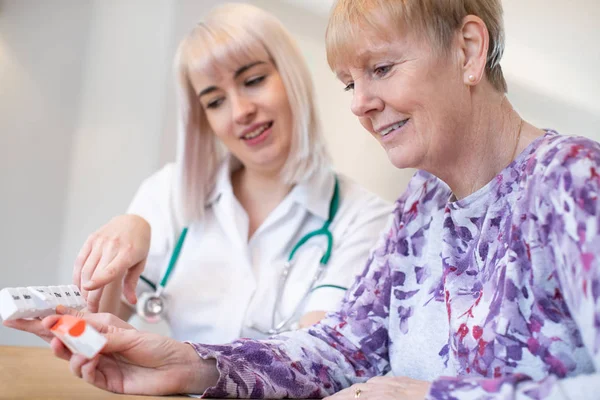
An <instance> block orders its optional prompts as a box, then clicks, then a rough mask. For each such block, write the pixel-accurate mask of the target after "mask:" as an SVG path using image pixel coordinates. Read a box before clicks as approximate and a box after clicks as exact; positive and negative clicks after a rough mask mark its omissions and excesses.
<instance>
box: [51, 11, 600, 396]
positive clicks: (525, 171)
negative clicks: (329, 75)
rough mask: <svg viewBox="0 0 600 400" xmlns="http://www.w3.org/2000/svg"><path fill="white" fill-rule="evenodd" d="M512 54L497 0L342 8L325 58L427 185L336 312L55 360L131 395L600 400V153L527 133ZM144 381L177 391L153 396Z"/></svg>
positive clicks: (407, 204)
mask: <svg viewBox="0 0 600 400" xmlns="http://www.w3.org/2000/svg"><path fill="white" fill-rule="evenodd" d="M503 38H504V31H503V27H502V9H501V4H500V1H499V0H448V1H444V2H440V1H437V0H406V1H396V0H371V1H367V0H364V1H360V0H339V1H338V3H337V4H336V6H335V7H334V10H333V15H332V16H331V20H330V23H329V27H328V32H327V48H328V49H327V50H328V56H329V61H330V65H331V66H332V68H333V70H334V71H335V73H336V74H337V76H338V77H339V78H340V80H341V81H342V82H343V83H344V85H346V88H347V89H348V90H350V91H352V92H353V100H352V110H353V111H354V113H356V114H357V115H358V117H359V118H360V120H361V122H362V124H363V125H364V127H365V128H366V129H367V130H368V131H369V132H370V133H371V134H372V135H373V136H374V137H375V138H376V139H377V140H379V141H380V142H381V144H382V146H383V147H384V148H385V149H386V150H387V153H388V156H389V158H390V160H391V162H392V163H393V164H394V165H396V166H397V167H399V168H404V167H415V168H418V169H419V170H420V171H419V172H417V174H416V175H415V176H414V178H413V179H412V181H411V183H410V185H409V187H408V189H407V191H406V192H405V193H404V194H403V195H402V196H401V197H400V199H399V200H398V202H397V204H396V211H395V217H394V218H393V219H392V220H391V221H390V224H389V226H388V228H387V229H386V231H385V232H384V233H383V235H382V237H381V239H380V242H379V245H378V246H376V248H375V250H374V251H373V253H372V255H371V257H370V258H369V260H368V262H367V266H366V268H365V270H364V272H363V273H362V275H361V276H360V277H359V278H358V279H357V281H356V282H355V285H354V286H353V288H352V289H351V290H350V291H349V292H348V294H347V296H346V299H345V301H344V303H343V305H342V307H341V309H340V310H339V311H338V312H337V313H331V314H329V315H328V317H327V318H326V319H325V320H324V321H322V322H321V323H320V324H319V325H317V326H315V327H314V328H312V329H310V330H307V331H297V332H292V333H288V334H285V335H280V336H277V337H273V338H271V339H269V340H265V341H252V340H240V341H236V342H234V343H232V344H228V345H223V346H208V345H200V344H192V345H191V346H189V345H187V344H179V343H176V342H173V341H170V340H168V339H163V338H160V337H157V336H152V335H148V334H143V333H138V332H136V331H134V330H130V329H127V328H121V329H117V328H104V331H106V332H108V338H109V345H108V347H107V349H106V351H105V354H104V355H102V356H101V357H100V358H96V359H94V360H91V361H87V360H84V359H82V358H81V357H78V356H77V357H71V355H70V353H68V352H67V351H66V350H65V349H64V347H62V345H60V343H58V342H57V341H55V342H53V347H54V348H55V351H56V353H57V354H58V355H59V356H61V357H65V358H70V359H71V366H72V368H73V370H74V371H75V373H76V374H78V375H80V376H82V377H83V378H84V379H86V380H87V381H89V382H91V383H93V384H95V385H97V386H100V387H103V388H105V389H108V390H112V391H118V392H129V393H149V392H150V393H169V392H195V393H202V392H204V393H205V395H206V396H215V397H220V396H230V397H298V398H302V397H322V396H327V395H330V394H333V393H336V392H339V393H337V394H335V395H334V396H333V398H335V399H345V398H361V399H422V398H425V397H427V398H436V399H437V398H446V399H450V398H469V399H472V398H553V399H562V398H577V399H580V398H584V397H588V398H597V395H598V390H600V374H598V372H597V371H598V369H600V265H599V261H598V260H599V258H598V251H599V250H598V249H600V235H598V231H599V229H600V205H599V204H598V192H599V191H600V145H598V144H597V143H595V142H593V141H590V140H587V139H584V138H576V137H566V136H561V135H559V134H557V133H556V132H553V131H542V130H540V129H537V128H536V127H534V126H532V125H530V124H529V123H527V122H525V121H523V120H522V119H521V117H520V116H519V115H518V114H517V113H516V112H515V110H513V108H512V107H511V105H510V103H509V102H508V100H507V99H506V96H505V92H506V83H505V81H504V78H503V76H502V70H501V68H500V59H501V56H502V51H503ZM55 318H56V317H49V318H48V319H47V320H45V321H44V324H45V325H46V326H50V325H51V324H52V323H53V322H54V321H55ZM101 318H102V317H101V316H91V317H89V319H90V320H97V319H101ZM159 344H160V345H161V348H167V349H168V351H162V352H157V351H155V352H152V353H151V352H150V351H148V350H146V348H147V347H149V346H152V347H153V348H156V347H158V345H159ZM192 350H193V351H192ZM150 353H151V354H150ZM197 355H199V357H197ZM215 360H216V362H215ZM186 363H188V364H187V368H186ZM189 363H192V364H191V365H194V366H195V368H194V369H190V368H189V365H190V364H189ZM134 365H135V366H134ZM215 366H216V368H215ZM148 367H151V368H148ZM390 371H391V372H392V373H393V375H394V376H383V375H386V374H387V373H388V372H390ZM144 376H147V377H151V376H152V377H159V376H163V377H168V376H174V377H176V379H170V380H169V384H170V386H169V387H168V388H167V387H166V386H165V385H166V384H161V385H160V386H159V387H154V388H152V390H150V389H149V388H148V386H146V385H144V384H143V383H142V380H141V379H140V378H142V377H144Z"/></svg>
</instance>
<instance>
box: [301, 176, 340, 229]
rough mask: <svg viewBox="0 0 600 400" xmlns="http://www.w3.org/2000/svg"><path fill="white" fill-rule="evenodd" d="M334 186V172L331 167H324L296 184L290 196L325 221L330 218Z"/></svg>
mask: <svg viewBox="0 0 600 400" xmlns="http://www.w3.org/2000/svg"><path fill="white" fill-rule="evenodd" d="M334 186H335V174H334V172H333V171H332V170H331V169H330V168H323V169H320V170H318V171H315V172H314V173H313V174H312V175H311V176H310V177H309V178H308V179H306V180H304V181H303V182H300V183H298V184H297V185H296V186H294V188H293V189H292V191H291V192H290V196H291V197H292V198H293V200H294V201H295V202H296V203H298V204H300V205H301V206H303V207H304V208H306V209H307V210H308V211H309V212H310V213H312V214H314V215H316V216H318V217H320V218H321V219H323V220H324V221H325V220H327V219H328V218H329V206H330V204H331V198H332V197H333V189H334Z"/></svg>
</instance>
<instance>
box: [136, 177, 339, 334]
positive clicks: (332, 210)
mask: <svg viewBox="0 0 600 400" xmlns="http://www.w3.org/2000/svg"><path fill="white" fill-rule="evenodd" d="M339 197H340V194H339V182H338V178H337V177H335V184H334V188H333V195H332V197H331V201H330V203H329V214H328V218H327V220H326V221H325V222H324V223H323V226H322V227H321V228H320V229H317V230H315V231H312V232H309V233H307V234H306V235H304V236H303V237H302V238H300V240H299V241H298V243H296V245H295V246H294V247H293V248H292V251H291V252H290V255H289V256H288V260H287V262H286V263H285V266H284V269H283V271H282V272H281V276H280V278H279V284H278V288H277V293H276V299H275V307H273V312H272V314H271V329H269V330H268V331H262V330H261V329H258V328H256V327H253V329H255V330H258V331H260V332H262V333H264V334H268V335H273V334H278V333H281V332H283V331H285V330H286V329H285V328H286V326H287V325H288V324H289V323H290V322H291V321H292V319H293V318H294V317H295V315H296V314H297V312H298V308H299V307H300V306H301V305H302V304H303V303H304V301H305V300H306V299H307V298H308V296H309V295H310V293H311V291H312V290H313V289H314V287H315V284H316V283H317V282H318V281H319V280H320V279H321V277H322V276H323V274H324V272H325V269H326V268H327V264H328V262H329V259H330V257H331V252H332V249H333V235H332V234H331V231H330V230H329V226H330V225H331V223H332V222H333V219H334V218H335V216H336V214H337V211H338V208H339ZM187 233H188V227H187V226H186V227H184V228H183V230H182V231H181V233H180V234H179V238H178V239H177V243H176V245H175V248H174V249H173V253H172V254H171V258H170V259H169V264H168V266H167V269H166V271H165V274H164V275H163V278H162V279H161V281H160V283H159V284H158V286H156V285H154V284H153V283H152V282H151V281H149V280H148V279H147V278H145V277H144V276H140V279H142V280H143V281H144V282H146V283H147V284H148V285H150V286H151V287H153V289H155V291H154V294H153V295H150V296H146V297H145V299H146V300H147V299H149V298H161V299H162V298H163V292H164V289H165V286H166V284H167V282H168V281H169V277H170V276H171V274H172V272H173V269H174V268H175V265H176V264H177V260H178V259H179V255H180V253H181V250H182V248H183V244H184V242H185V238H186V236H187ZM316 236H325V237H326V239H327V249H326V251H325V253H324V254H323V256H322V257H321V259H320V260H319V266H318V268H317V272H316V273H315V275H314V276H313V279H312V280H311V283H310V285H309V287H308V289H307V290H306V292H305V293H304V295H303V296H302V300H301V301H300V302H299V303H298V304H297V305H296V307H295V308H294V311H293V312H292V313H290V315H289V316H288V317H287V318H285V319H284V320H283V321H280V322H279V323H278V324H276V322H275V317H276V305H277V304H279V303H280V301H281V299H282V298H283V291H284V290H285V286H286V283H287V280H288V277H289V275H290V273H291V270H292V269H293V267H294V264H295V263H294V256H295V255H296V252H297V251H298V249H300V248H301V247H302V246H303V245H304V244H305V243H306V242H308V241H309V240H310V239H312V238H313V237H316ZM163 304H164V303H163ZM140 309H142V310H145V309H146V307H145V305H142V307H141V308H140ZM165 312H166V310H165V309H164V307H163V308H162V310H160V313H158V315H151V316H148V315H143V314H144V313H143V312H138V313H139V314H140V316H141V317H142V318H144V319H146V320H147V321H152V322H154V321H156V320H157V319H158V318H159V317H160V316H161V315H160V314H164V313H165ZM157 317H158V318H157Z"/></svg>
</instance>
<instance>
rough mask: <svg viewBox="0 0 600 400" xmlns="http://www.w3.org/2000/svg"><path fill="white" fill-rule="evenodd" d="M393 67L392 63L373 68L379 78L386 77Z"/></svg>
mask: <svg viewBox="0 0 600 400" xmlns="http://www.w3.org/2000/svg"><path fill="white" fill-rule="evenodd" d="M391 69H392V66H391V65H382V66H380V67H375V69H373V74H374V75H375V76H377V77H379V78H382V77H384V76H385V75H386V74H387V73H388V72H390V70H391Z"/></svg>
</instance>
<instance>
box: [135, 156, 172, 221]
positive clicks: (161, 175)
mask: <svg viewBox="0 0 600 400" xmlns="http://www.w3.org/2000/svg"><path fill="white" fill-rule="evenodd" d="M174 181H175V164H172V163H170V164H167V165H165V166H164V167H162V168H161V169H159V170H158V171H156V172H155V173H153V174H152V175H150V176H149V177H148V178H146V179H144V181H143V182H142V183H141V185H140V187H139V189H138V190H137V193H136V194H135V196H134V198H133V200H132V201H131V204H130V205H129V209H128V213H129V214H137V215H139V216H141V217H143V218H144V219H146V220H147V221H148V222H149V223H150V225H151V226H152V229H153V232H154V230H155V228H159V229H165V230H167V229H171V228H172V226H173V220H172V219H173V218H172V216H173V215H174V213H173V210H172V203H173V201H172V199H173V183H174Z"/></svg>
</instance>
